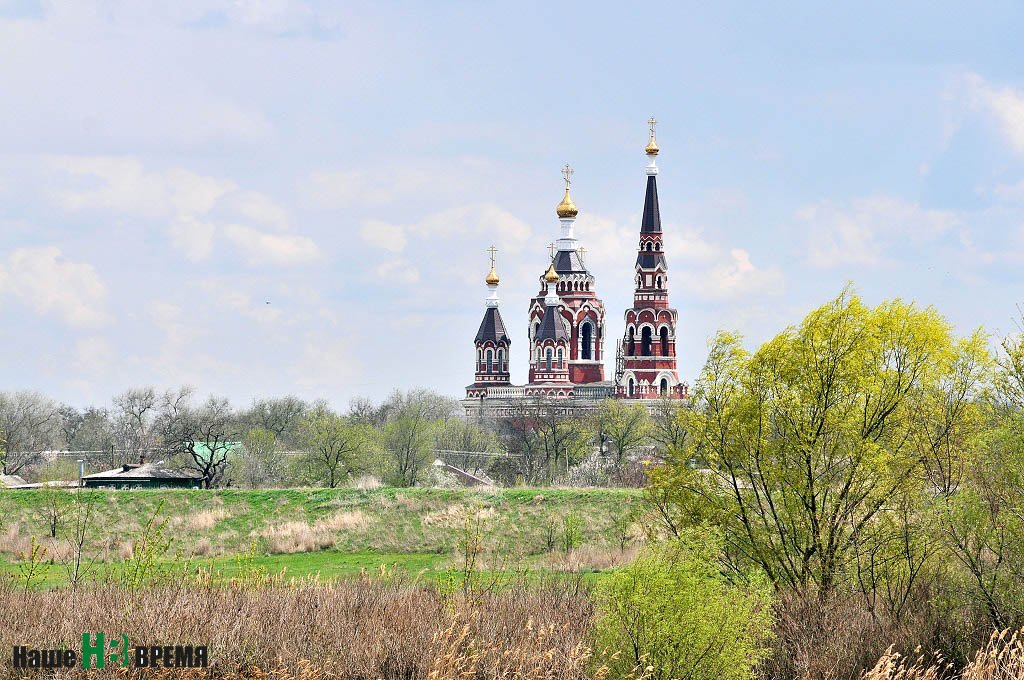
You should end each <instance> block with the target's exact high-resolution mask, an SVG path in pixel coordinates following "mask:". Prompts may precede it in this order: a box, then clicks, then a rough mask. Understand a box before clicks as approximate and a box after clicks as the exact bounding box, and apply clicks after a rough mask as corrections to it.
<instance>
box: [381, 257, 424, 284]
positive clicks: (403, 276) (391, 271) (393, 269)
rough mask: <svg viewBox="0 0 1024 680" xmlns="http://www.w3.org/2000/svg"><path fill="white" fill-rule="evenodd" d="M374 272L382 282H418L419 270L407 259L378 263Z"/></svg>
mask: <svg viewBox="0 0 1024 680" xmlns="http://www.w3.org/2000/svg"><path fill="white" fill-rule="evenodd" d="M374 273H375V274H376V275H377V277H378V278H379V279H381V280H382V282H384V283H406V284H409V283H419V280H420V271H419V269H417V268H416V267H414V266H412V264H411V263H410V262H409V261H408V260H392V261H390V262H385V263H383V264H381V265H378V266H377V268H376V269H374Z"/></svg>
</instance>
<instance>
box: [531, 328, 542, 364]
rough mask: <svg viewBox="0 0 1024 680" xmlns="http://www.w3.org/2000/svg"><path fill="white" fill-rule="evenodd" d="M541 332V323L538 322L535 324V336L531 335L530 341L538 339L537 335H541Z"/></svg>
mask: <svg viewBox="0 0 1024 680" xmlns="http://www.w3.org/2000/svg"><path fill="white" fill-rule="evenodd" d="M539 332H540V321H537V322H535V323H534V324H533V334H532V335H530V339H531V340H533V339H534V338H536V337H537V333H539ZM537 356H538V357H539V356H540V354H538V355H537Z"/></svg>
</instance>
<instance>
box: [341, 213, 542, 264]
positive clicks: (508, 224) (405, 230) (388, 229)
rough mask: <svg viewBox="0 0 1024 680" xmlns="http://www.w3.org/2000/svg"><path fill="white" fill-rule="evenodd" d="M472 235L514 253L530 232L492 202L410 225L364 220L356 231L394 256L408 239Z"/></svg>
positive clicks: (523, 224) (433, 239) (429, 239)
mask: <svg viewBox="0 0 1024 680" xmlns="http://www.w3.org/2000/svg"><path fill="white" fill-rule="evenodd" d="M474 234H476V235H480V234H482V235H485V236H486V237H487V238H488V239H489V240H490V241H493V242H494V243H496V244H498V247H499V248H501V249H502V250H503V251H508V252H509V253H511V254H517V253H519V252H521V251H522V249H523V248H524V247H525V246H526V245H527V244H528V243H529V242H530V238H531V236H532V234H533V230H532V229H530V225H528V224H526V222H523V221H522V220H521V219H519V218H518V217H516V216H515V215H513V214H512V213H510V212H508V211H507V210H503V209H501V208H499V207H498V206H496V205H493V204H491V203H479V204H473V205H465V206H457V207H455V208H449V209H448V210H443V211H441V212H437V213H432V214H430V215H428V216H426V217H424V218H423V219H422V220H420V221H418V222H414V223H412V224H409V225H396V224H388V223H387V222H381V221H380V220H367V221H366V222H364V223H363V225H362V226H361V227H360V229H359V235H360V236H361V237H362V239H363V241H365V242H366V243H368V244H370V245H373V246H377V247H379V248H384V249H386V250H390V251H392V252H396V253H397V252H402V251H403V250H405V247H406V245H407V244H408V240H409V238H410V237H417V238H419V239H421V240H423V241H432V242H433V241H438V240H444V239H454V238H457V237H458V238H461V237H464V236H469V235H474Z"/></svg>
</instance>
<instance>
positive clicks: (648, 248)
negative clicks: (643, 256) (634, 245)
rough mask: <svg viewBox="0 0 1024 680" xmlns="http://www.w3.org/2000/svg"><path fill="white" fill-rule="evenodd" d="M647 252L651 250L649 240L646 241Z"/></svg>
mask: <svg viewBox="0 0 1024 680" xmlns="http://www.w3.org/2000/svg"><path fill="white" fill-rule="evenodd" d="M647 252H651V242H650V241H648V242H647Z"/></svg>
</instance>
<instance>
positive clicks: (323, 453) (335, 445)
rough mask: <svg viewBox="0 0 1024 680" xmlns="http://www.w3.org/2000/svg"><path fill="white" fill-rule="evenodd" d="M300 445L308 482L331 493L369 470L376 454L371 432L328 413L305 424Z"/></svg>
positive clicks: (369, 429) (302, 428)
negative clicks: (321, 486)
mask: <svg viewBox="0 0 1024 680" xmlns="http://www.w3.org/2000/svg"><path fill="white" fill-rule="evenodd" d="M299 441H300V442H301V443H302V446H303V448H304V449H305V450H306V453H305V455H304V457H303V461H304V463H305V469H306V472H307V475H308V476H309V478H310V480H312V481H314V482H316V483H319V484H323V485H325V486H327V487H329V488H332V489H333V488H335V487H337V486H339V485H340V484H344V483H345V482H346V481H348V480H349V479H351V478H352V477H353V476H354V475H356V474H358V473H360V472H364V471H366V470H368V469H369V468H370V464H371V461H372V458H373V453H374V451H375V450H376V438H375V436H374V431H373V429H372V428H370V427H368V426H366V425H356V424H353V423H350V422H349V421H348V420H347V419H345V418H343V417H342V416H339V415H337V414H334V413H328V412H321V413H319V414H317V415H314V416H312V417H311V418H308V419H306V420H304V421H303V422H302V424H301V425H300V426H299Z"/></svg>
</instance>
